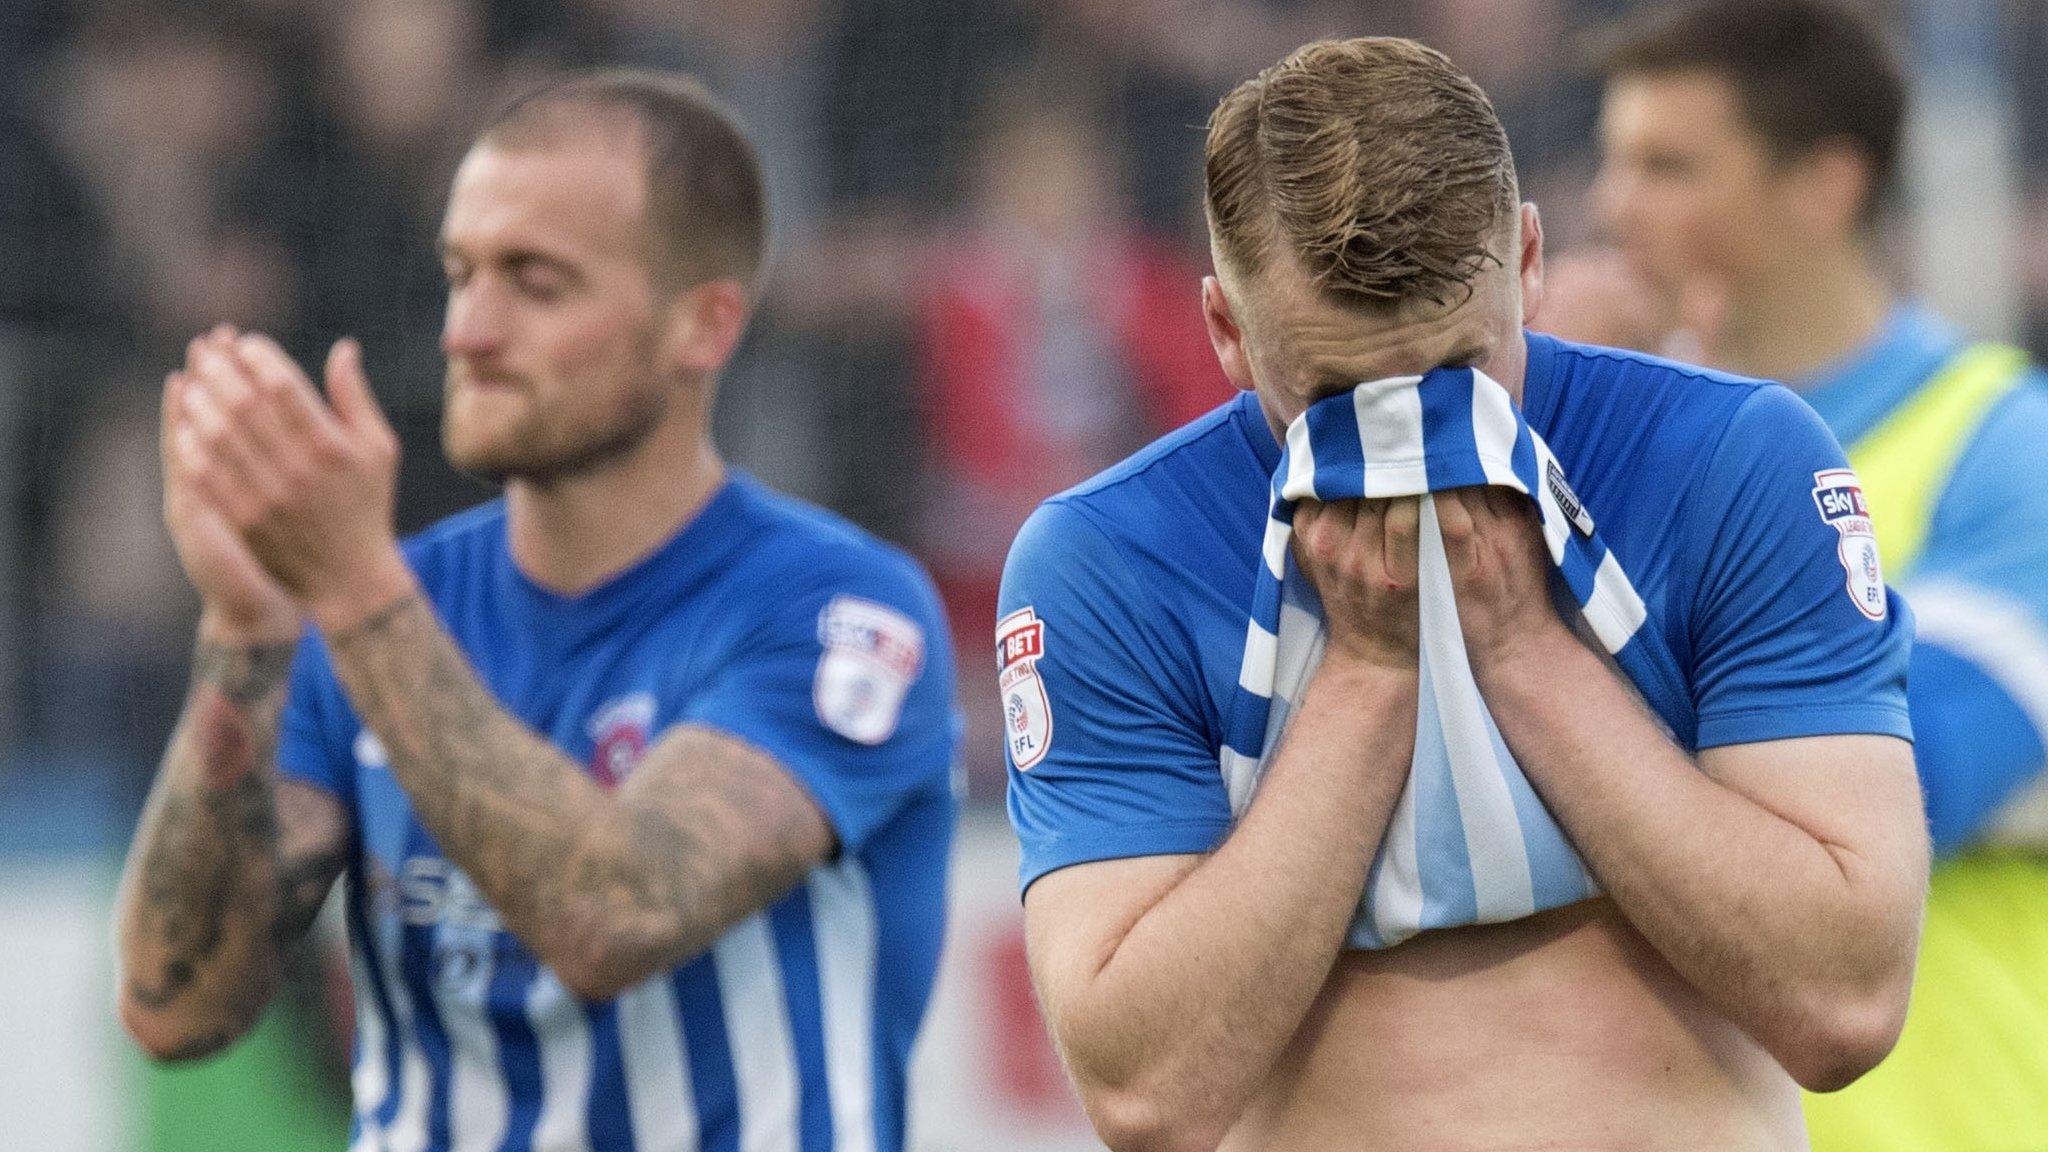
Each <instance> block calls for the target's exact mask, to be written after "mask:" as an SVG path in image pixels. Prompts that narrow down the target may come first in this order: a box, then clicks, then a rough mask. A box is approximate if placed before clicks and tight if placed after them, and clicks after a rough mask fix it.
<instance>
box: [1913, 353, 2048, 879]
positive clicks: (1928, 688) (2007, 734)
mask: <svg viewBox="0 0 2048 1152" xmlns="http://www.w3.org/2000/svg"><path fill="white" fill-rule="evenodd" d="M2043 383H2044V382H2043V381H2042V379H2041V378H2040V376H2039V374H2036V376H2035V378H2034V379H2033V380H2032V381H2031V382H2030V383H2028V384H2027V385H2025V386H2023V387H2022V388H2020V389H2019V390H2018V391H2016V392H2014V393H2013V394H2012V395H2011V396H2009V397H2008V398H2007V399H2006V400H2005V401H2004V402H2002V403H2001V404H2000V405H1999V407H1998V408H1996V409H1995V410H1994V411H1993V412H1992V414H1991V416H1990V418H1989V419H1987V420H1986V422H1985V424H1984V426H1983V428H1982V430H1981V431H1980V432H1979V433H1978V434H1977V437H1976V439H1975V440H1974V441H1973V442H1972V443H1971V445H1970V447H1969V449H1968V450H1967V451H1965V452H1964V453H1963V456H1962V458H1961V459H1960V460H1958V461H1957V464H1956V469H1955V472H1954V474H1953V475H1952V476H1951V477H1950V478H1949V482H1948V485H1947V487H1946V489H1945V490H1944V491H1943V493H1942V496H1941V501H1940V504H1939V505H1938V507H1937V508H1936V510H1935V515H1934V521H1933V523H1932V525H1931V526H1930V530H1929V532H1928V538H1927V545H1926V549H1925V551H1924V552H1923V553H1922V554H1921V557H1920V560H1919V563H1918V564H1916V565H1915V566H1914V569H1913V572H1912V575H1911V582H1910V585H1909V588H1910V591H1911V594H1912V596H1913V607H1914V615H1915V618H1916V619H1915V625H1916V635H1915V637H1914V645H1913V672H1912V678H1911V681H1910V689H1909V693H1910V699H1911V704H1912V709H1913V728H1914V732H1915V734H1916V736H1917V737H1918V738H1919V749H1918V756H1917V757H1916V759H1917V761H1918V763H1919V765H1920V779H1921V786H1922V789H1923V791H1924V792H1925V794H1926V798H1927V814H1928V821H1929V824H1930V825H1931V827H1932V829H1933V833H1934V844H1935V848H1936V850H1937V851H1943V852H1947V851H1952V850H1954V849H1956V848H1960V847H1962V846H1963V845H1964V844H1966V843H1968V842H1969V841H1970V840H1972V839H1974V838H1975V837H1976V836H1977V835H1978V834H1979V833H1980V832H1982V831H1983V830H1984V827H1985V825H1986V824H1988V823H1989V822H1990V821H1991V820H1992V819H1993V818H1994V817H1995V816H1996V815H1997V814H1998V812H1999V810H2000V808H2001V807H2002V806H2003V804H2004V802H2005V801H2006V800H2007V799H2008V798H2010V797H2011V796H2012V795H2013V794H2014V793H2015V792H2017V791H2018V790H2019V789H2020V787H2021V785H2023V784H2025V783H2026V782H2027V781H2028V780H2030V779H2032V778H2034V777H2035V776H2037V775H2038V774H2039V773H2040V772H2041V770H2042V765H2043V758H2044V755H2048V753H2044V745H2048V737H2044V727H2048V502H2044V501H2043V500H2042V499H2041V498H2040V493H2041V492H2042V490H2043V488H2044V486H2048V455H2044V454H2043V453H2042V451H2041V445H2042V443H2043V442H2044V438H2048V388H2044V387H2043V386H2042V385H2043Z"/></svg>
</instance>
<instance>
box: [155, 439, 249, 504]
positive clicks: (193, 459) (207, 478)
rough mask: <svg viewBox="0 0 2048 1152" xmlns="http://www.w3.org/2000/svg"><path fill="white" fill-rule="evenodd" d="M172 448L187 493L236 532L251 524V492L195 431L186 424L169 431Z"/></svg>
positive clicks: (182, 485)
mask: <svg viewBox="0 0 2048 1152" xmlns="http://www.w3.org/2000/svg"><path fill="white" fill-rule="evenodd" d="M171 445H172V454H173V456H174V458H175V459H176V468H177V472H178V475H179V477H180V479H181V481H182V483H181V485H180V486H181V487H182V488H183V489H184V490H185V491H186V492H188V493H190V494H192V495H196V496H197V497H198V498H199V500H200V502H201V503H202V504H205V505H207V506H208V507H210V508H212V509H213V510H214V511H216V512H218V513H220V514H221V516H222V517H224V518H225V519H226V520H227V521H228V523H229V524H231V525H234V526H236V527H237V528H240V527H241V526H244V525H247V524H248V523H250V522H251V520H252V519H253V518H254V515H255V503H254V496H253V491H252V489H251V488H250V486H249V485H248V484H247V483H246V482H243V481H241V480H239V479H238V478H236V477H235V476H234V474H233V472H232V470H231V469H228V468H225V467H223V466H222V464H221V462H220V461H219V460H218V459H217V458H216V457H215V456H214V454H213V452H212V451H211V450H210V449H209V447H208V445H207V443H206V440H205V438H204V437H202V436H201V435H200V434H199V432H198V430H197V429H195V428H194V427H192V425H191V424H189V423H183V424H180V425H179V426H178V427H177V428H175V429H174V430H173V431H172V434H171Z"/></svg>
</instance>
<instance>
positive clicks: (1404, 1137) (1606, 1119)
mask: <svg viewBox="0 0 2048 1152" xmlns="http://www.w3.org/2000/svg"><path fill="white" fill-rule="evenodd" d="M1805 1147H1806V1134H1805V1125H1804V1123H1803V1122H1802V1120H1801V1118H1800V1110H1799V1092H1798V1089H1797V1087H1796V1086H1795V1085H1794V1084H1793V1082H1792V1079H1791V1077H1789V1076H1787V1075H1786V1074H1785V1071H1784V1070H1783V1069H1782V1068H1780V1067H1779V1066H1778V1063H1777V1061H1775V1060H1774V1059H1772V1058H1771V1056H1770V1055H1769V1054H1768V1053H1766V1052H1765V1051H1764V1050H1763V1049H1762V1048H1760V1047H1759V1046H1758V1045H1757V1044H1756V1042H1755V1041H1754V1040H1751V1039H1750V1038H1749V1037H1748V1036H1747V1035H1746V1034H1744V1033H1743V1032H1742V1031H1741V1030H1740V1029H1739V1028H1737V1027H1736V1026H1735V1025H1733V1024H1731V1023H1729V1022H1728V1021H1727V1020H1726V1019H1724V1018H1723V1017H1722V1016H1721V1015H1720V1014H1719V1013H1717V1012H1716V1011H1715V1010H1714V1009H1713V1008H1712V1007H1711V1006H1710V1005H1708V1004H1707V1002H1706V1001H1705V1000H1704V999H1703V998H1702V997H1701V996H1700V994H1699V993H1698V992H1697V991H1695V990H1694V989H1693V988H1692V986H1691V985H1690V984H1687V983H1686V982H1685V981H1684V980H1683V979H1681V978H1680V977H1679V975H1678V974H1677V973H1676V972H1674V971H1673V970H1672V969H1671V967H1670V965H1668V964H1666V963H1665V962H1664V960H1663V958H1662V957H1660V956H1659V955H1657V953H1656V952H1655V951H1654V950H1652V949H1651V948H1650V946H1649V944H1648V943H1647V942H1646V941H1644V940H1643V938H1642V937H1641V936H1640V935H1638V934H1637V933H1636V931H1635V930H1634V929H1633V928H1631V927H1629V926H1628V924H1627V923H1626V922H1625V921H1624V920H1623V919H1622V918H1621V915H1620V913H1619V912H1618V911H1616V909H1615V907H1614V905H1613V903H1612V902H1610V901H1607V900H1593V901H1588V902H1586V903H1583V904H1577V905H1573V906H1572V907H1569V908H1560V909H1556V910H1554V911H1551V912H1547V913H1544V914H1542V915H1539V916H1535V917H1531V918H1529V919H1527V920H1518V921H1515V922H1513V923H1511V924H1494V925H1484V926H1477V927H1472V928H1459V929H1451V930H1447V931H1442V932H1432V933H1426V934H1424V935H1422V936H1419V937H1417V938H1415V939H1413V940H1410V941H1408V942H1407V943H1405V944H1402V945H1400V946H1399V947H1396V948H1390V949H1387V950H1385V951H1382V952H1346V953H1345V954H1344V955H1343V957H1342V958H1341V959H1340V960H1339V961H1338V964H1337V969H1336V972H1335V974H1334V975H1333V976H1332V977H1331V979H1330V982H1329V984H1328V986H1326V987H1325V988H1324V989H1323V992H1322V995H1321V996H1320V997H1319V998H1318V999H1317V1001H1316V1004H1315V1006H1314V1007H1313V1008H1311V1009H1310V1011H1309V1015H1308V1019H1307V1020H1306V1022H1304V1023H1303V1025H1302V1028H1301V1031H1300V1032H1299V1033H1297V1034H1296V1036H1295V1038H1294V1040H1293V1042H1292V1043H1291V1045H1290V1046H1289V1048H1288V1050H1287V1051H1286V1052H1284V1053H1283V1054H1282V1055H1281V1058H1280V1061H1279V1063H1278V1065H1277V1066H1276V1067H1275V1068H1274V1071H1273V1074H1272V1076H1271V1078H1270V1079H1269V1080H1268V1081H1267V1083H1266V1085H1265V1087H1264V1088H1262V1089H1261V1090H1260V1093H1259V1095H1258V1096H1257V1097H1256V1098H1254V1099H1253V1101H1252V1103H1251V1106H1250V1107H1249V1108H1248V1109H1247V1110H1246V1112H1245V1114H1244V1116H1243V1118H1242V1119H1241V1120H1240V1121H1239V1122H1238V1124H1237V1126H1236V1128H1234V1129H1233V1130H1232V1131H1231V1133H1230V1135H1229V1137H1228V1138H1227V1139H1225V1141H1224V1142H1223V1146H1222V1152H1294V1150H1297V1149H1302V1150H1306V1149H1315V1150H1317V1152H1335V1150H1348V1149H1356V1150H1359V1152H1365V1150H1376V1149H1389V1150H1394V1149H1398V1150H1400V1152H1468V1150H1469V1152H1479V1150H1485V1152H1509V1150H1523V1149H1559V1150H1563V1149H1570V1150H1573V1152H1594V1150H1609V1149H1612V1150H1615V1152H1622V1150H1627V1152H1658V1150H1663V1149H1674V1150H1675V1149H1686V1150H1688V1152H1692V1150H1697V1149H1714V1150H1715V1152H1749V1150H1752V1149H1754V1150H1757V1152H1793V1150H1798V1149H1803V1148H1805Z"/></svg>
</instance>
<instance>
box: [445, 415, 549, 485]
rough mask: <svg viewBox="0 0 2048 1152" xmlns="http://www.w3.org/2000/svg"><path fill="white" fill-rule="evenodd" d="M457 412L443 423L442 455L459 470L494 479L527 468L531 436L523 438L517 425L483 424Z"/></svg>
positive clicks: (530, 449)
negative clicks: (467, 418)
mask: <svg viewBox="0 0 2048 1152" xmlns="http://www.w3.org/2000/svg"><path fill="white" fill-rule="evenodd" d="M453 415H454V414H453V413H451V414H450V416H449V418H448V419H445V420H444V421H443V422H442V425H441V454H442V455H443V456H445V457H447V459H448V463H449V464H450V465H451V466H453V467H454V468H455V469H456V470H457V471H459V472H467V473H469V474H470V475H472V476H482V477H485V478H487V479H492V480H496V479H502V478H504V477H506V476H512V475H516V474H518V473H520V472H522V471H525V469H526V466H527V465H528V464H529V463H530V460H529V459H528V457H530V456H531V455H532V444H531V438H530V437H522V436H521V435H520V434H519V429H518V427H517V426H516V425H513V424H510V423H504V424H496V425H492V426H484V427H479V426H478V424H479V422H477V421H461V420H457V419H454V418H453Z"/></svg>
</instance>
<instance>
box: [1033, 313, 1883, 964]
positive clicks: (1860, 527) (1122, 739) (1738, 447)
mask: <svg viewBox="0 0 2048 1152" xmlns="http://www.w3.org/2000/svg"><path fill="white" fill-rule="evenodd" d="M1527 341H1528V352H1529V358H1528V370H1527V375H1526V378H1525V382H1524V388H1523V396H1522V408H1523V413H1524V416H1525V417H1526V419H1527V420H1528V422H1529V426H1530V427H1531V428H1532V429H1534V430H1535V431H1536V432H1537V434H1538V435H1540V436H1542V437H1543V439H1544V440H1545V441H1546V442H1547V443H1548V444H1549V445H1550V446H1551V448H1552V450H1553V451H1554V452H1555V453H1556V454H1557V457H1558V460H1559V462H1560V463H1561V464H1562V465H1563V466H1564V470H1565V472H1566V474H1568V475H1569V476H1570V477H1571V479H1572V486H1573V488H1574V489H1575V490H1576V493H1577V496H1578V498H1579V500H1580V501H1581V502H1582V503H1583V506H1584V510H1585V512H1586V514H1587V515H1589V516H1590V517H1591V519H1592V521H1593V522H1595V523H1597V525H1598V526H1599V531H1600V534H1601V536H1602V537H1603V538H1604V540H1605V541H1606V543H1607V546H1608V547H1609V548H1610V549H1611V550H1612V551H1613V552H1614V554H1615V555H1616V557H1617V558H1618V559H1619V560H1620V561H1621V562H1622V564H1623V565H1624V566H1625V567H1626V568H1627V570H1628V572H1629V573H1630V575H1631V577H1632V578H1633V579H1634V581H1635V583H1636V588H1637V591H1638V592H1639V593H1640V594H1641V596H1642V599H1643V601H1644V604H1645V608H1646V609H1647V612H1648V619H1647V621H1646V623H1645V625H1644V627H1643V629H1642V631H1641V632H1640V633H1639V634H1638V638H1637V641H1636V642H1637V643H1640V644H1643V645H1644V646H1645V658H1646V660H1647V661H1648V663H1649V664H1650V665H1652V666H1654V669H1655V674H1653V675H1649V676H1647V677H1646V679H1647V681H1648V682H1647V683H1643V684H1639V685H1638V687H1639V688H1640V689H1641V691H1642V695H1643V697H1644V699H1645V701H1646V703H1647V704H1648V705H1649V707H1650V708H1651V709H1652V710H1653V711H1654V712H1655V713H1656V715H1657V716H1658V718H1659V719H1660V720H1661V721H1662V722H1663V724H1664V726H1665V727H1666V728H1667V729H1668V730H1669V732H1670V733H1671V736H1672V738H1673V739H1674V740H1675V741H1676V742H1677V743H1678V745H1679V746H1680V747H1682V748H1684V749H1685V750H1687V751H1688V752H1697V751H1698V750H1700V749H1703V748H1710V747H1716V746H1719V745H1727V744H1744V743H1753V742H1758V741H1766V740H1778V739H1786V738H1791V737H1799V736H1817V735H1830V734H1841V733H1878V734H1883V735H1891V736H1897V737H1901V738H1910V736H1911V729H1910V726H1909V725H1908V723H1907V719H1906V702H1905V666H1906V660H1907V649H1908V641H1907V637H1908V636H1909V635H1910V632H1911V626H1910V622H1909V621H1908V620H1907V619H1906V609H1905V606H1904V604H1903V603H1902V601H1900V600H1899V599H1898V598H1897V597H1895V596H1889V597H1888V596H1886V595H1884V594H1883V589H1882V585H1881V579H1882V578H1881V575H1880V574H1879V573H1877V572H1876V571H1875V570H1873V568H1872V567H1871V557H1872V556H1873V555H1874V549H1867V548H1865V547H1864V546H1863V544H1864V537H1865V535H1866V534H1867V532H1868V521H1867V519H1862V520H1860V522H1859V513H1860V511H1861V505H1860V497H1859V492H1858V489H1857V485H1856V482H1855V478H1854V475H1853V473H1851V472H1850V471H1849V469H1848V466H1847V464H1846V462H1845V460H1844V458H1843V454H1842V450H1841V448H1840V446H1839V445H1838V444H1837V443H1836V442H1835V439H1834V437H1833V436H1832V435H1830V434H1829V432H1828V430H1827V428H1826V427H1825V426H1824V425H1823V424H1822V423H1821V422H1820V420H1819V418H1818V417H1816V416H1815V415H1814V414H1813V412H1812V411H1811V410H1810V409H1808V408H1807V407H1806V405H1805V404H1803V403H1802V402H1801V401H1800V400H1799V399H1798V398H1797V397H1795V396H1794V395H1792V394H1791V393H1790V392H1789V391H1787V390H1785V389H1784V388H1781V387H1778V386H1776V385H1770V384H1764V383H1760V382H1757V381H1752V380H1744V379H1740V378H1736V377H1732V376H1726V375H1721V374H1718V373H1713V372H1708V371H1705V370H1702V369H1697V368H1691V367H1687V366H1683V365H1679V364H1675V363H1672V362H1669V361H1664V360H1659V359H1656V358H1654V357H1648V356H1642V355H1638V354H1634V353H1627V352H1619V351H1614V350H1610V349H1605V348H1594V347H1587V346H1580V345H1573V344H1568V343H1564V342H1561V341H1558V340H1555V339H1552V338H1550V337H1546V336H1541V335H1534V334H1531V335H1529V336H1528V337H1527ZM1279 457H1280V446H1279V444H1278V443H1277V442H1276V441H1275V440H1274V437H1273V434H1272V432H1271V431H1270V429H1269V428H1268V426H1267V424H1266V422H1265V420H1264V418H1263V416H1262V414H1261V412H1260V409H1259V407H1258V404H1257V402H1256V399H1255V398H1254V397H1252V396H1250V395H1244V396H1240V397H1238V398H1237V399H1236V400H1234V401H1232V402H1230V403H1228V404H1225V405H1224V406H1222V407H1221V408H1218V409H1217V410H1215V411H1214V412H1211V413H1210V414H1209V415H1207V416H1205V417H1202V418H1201V419H1199V420H1197V421H1195V422H1194V423H1191V424H1189V425H1187V426H1185V427H1183V428H1181V429H1180V430H1179V431H1176V432H1174V433H1172V434H1170V435H1168V436H1167V437H1165V438H1164V439H1162V440H1160V441H1158V442H1157V443H1155V444H1153V445H1152V446H1151V447H1149V448H1147V449H1145V450H1144V451H1142V452H1140V453H1138V454H1137V455H1136V456H1133V457H1132V458H1130V459H1129V460H1127V461H1125V462H1124V463H1122V464H1120V465H1118V466H1117V467H1115V468H1113V469H1111V470H1109V471H1108V472H1106V473H1104V474H1102V475H1100V476H1098V477H1096V478H1095V479H1093V480H1091V481H1089V482H1088V483H1085V484H1083V485H1081V486H1079V487H1077V488H1074V489H1071V490H1069V491H1067V492H1063V493H1061V494H1059V495H1057V496H1054V497H1053V498H1051V499H1049V500H1047V501H1046V502H1045V503H1044V505H1043V506H1041V507H1040V508H1039V510H1038V511H1037V512H1036V513H1034V514H1033V516H1032V518H1031V520H1030V521H1029V522H1027V523H1026V525H1025V526H1024V529H1023V531H1022V532H1021V533H1020V534H1019V536H1018V538H1017V541H1016V543H1015V544H1014V545H1013V546H1012V549H1011V552H1010V558H1009V564H1008V567H1007V569H1006V571H1005V574H1004V580H1003V590H1002V601H1001V612H1000V619H999V621H998V623H997V660H998V664H999V667H1000V668H1001V672H1000V681H999V683H1000V685H1001V689H1002V699H1003V705H1004V711H1005V719H1006V724H1005V744H1006V753H1007V755H1008V757H1009V762H1010V776H1009V780H1010V790H1009V810H1010V817H1011V820H1012V822H1013V823H1014V824H1015V826H1016V828H1017V833H1018V837H1019V839H1020V840H1021V842H1022V845H1023V860H1022V871H1021V883H1022V885H1023V887H1024V888H1026V889H1028V888H1029V886H1030V884H1031V883H1032V882H1033V881H1035V880H1036V879H1038V878H1039V877H1040V876H1043V875H1045V874H1046V873H1048V872H1051V871H1053V870H1055V869H1058V868H1063V867H1067V866H1070V865H1074V864H1080V863H1085V862H1089V861H1095V860H1105V859H1115V858H1120V857H1132V856H1147V855H1163V854H1179V853H1200V852H1207V851H1210V850H1212V849H1214V848H1215V847H1216V846H1217V845H1218V844H1220V843H1221V842H1222V840H1223V839H1224V837H1225V836H1227V835H1228V834H1229V831H1230V827H1231V814H1230V804H1229V799H1228V796H1227V794H1226V792H1225V788H1224V782H1223V777H1222V774H1221V771H1220V768H1219V753H1220V751H1221V749H1222V748H1223V735H1224V732H1225V730H1226V727H1227V721H1228V709H1229V708H1230V706H1231V701H1232V699H1233V696H1234V690H1235V688H1236V687H1237V677H1238V671H1239V668H1240V664H1241V657H1242V655H1243V651H1244V643H1245V620H1246V613H1247V611H1248V607H1249V605H1250V602H1251V596H1252V589H1253V581H1254V576H1255V573H1256V571H1257V565H1258V564H1259V563H1260V556H1259V548H1260V541H1261V539H1262V536H1263V530H1264V527H1265V520H1266V511H1267V498H1268V494H1269V485H1270V481H1271V475H1272V472H1273V469H1274V467H1275V466H1276V464H1277V463H1278V461H1279ZM1873 583H1875V584H1877V588H1876V595H1874V596H1873V594H1872V585H1873ZM1254 803H1256V801H1254ZM1443 823H1446V824H1449V825H1450V826H1455V822H1451V821H1446V822H1443ZM1456 922H1457V921H1456V920H1455V919H1448V920H1438V921H1436V922H1434V923H1433V924H1432V926H1433V927H1447V926H1451V925H1452V924H1454V923H1456Z"/></svg>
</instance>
